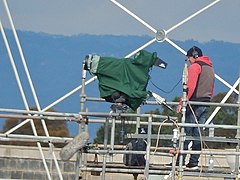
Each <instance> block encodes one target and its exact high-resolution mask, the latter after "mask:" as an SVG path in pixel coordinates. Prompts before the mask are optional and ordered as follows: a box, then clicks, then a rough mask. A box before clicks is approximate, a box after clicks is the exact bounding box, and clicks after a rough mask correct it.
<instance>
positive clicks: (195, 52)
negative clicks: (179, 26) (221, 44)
mask: <svg viewBox="0 0 240 180" xmlns="http://www.w3.org/2000/svg"><path fill="white" fill-rule="evenodd" d="M186 56H187V57H188V58H189V57H193V58H194V59H197V58H198V57H200V56H203V54H202V50H201V49H200V48H198V47H197V46H193V47H191V48H190V49H189V50H188V51H187V55H186Z"/></svg>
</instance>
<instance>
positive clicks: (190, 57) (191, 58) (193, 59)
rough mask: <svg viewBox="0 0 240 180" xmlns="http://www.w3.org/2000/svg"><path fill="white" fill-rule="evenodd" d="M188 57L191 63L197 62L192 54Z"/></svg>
mask: <svg viewBox="0 0 240 180" xmlns="http://www.w3.org/2000/svg"><path fill="white" fill-rule="evenodd" d="M187 59H188V61H189V62H190V64H192V63H195V61H196V59H195V58H193V57H192V56H188V57H187Z"/></svg>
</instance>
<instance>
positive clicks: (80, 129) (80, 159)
mask: <svg viewBox="0 0 240 180" xmlns="http://www.w3.org/2000/svg"><path fill="white" fill-rule="evenodd" d="M84 65H85V60H84V61H83V64H82V90H81V94H80V111H81V112H85V107H84V105H85V102H86V94H85V81H86V74H87V72H86V70H85V69H84ZM84 131H87V128H86V124H85V122H81V123H80V124H79V125H78V133H79V134H80V133H81V132H84ZM85 161H86V160H85ZM83 163H84V158H83V152H82V151H79V152H78V153H77V159H76V165H75V168H76V170H75V172H76V174H75V180H79V176H80V167H81V166H83V165H84V164H83Z"/></svg>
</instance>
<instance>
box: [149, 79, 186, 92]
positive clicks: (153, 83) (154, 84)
mask: <svg viewBox="0 0 240 180" xmlns="http://www.w3.org/2000/svg"><path fill="white" fill-rule="evenodd" d="M149 81H150V82H151V83H152V85H153V86H154V87H155V88H157V89H158V90H160V91H162V92H164V93H166V94H169V93H171V92H172V91H173V90H174V89H175V88H176V87H177V86H178V84H179V83H180V82H181V81H182V78H180V79H179V81H178V82H177V83H176V84H175V85H174V86H173V88H172V89H171V90H170V91H165V90H163V89H161V88H159V87H158V86H157V85H156V84H154V83H153V82H152V80H151V79H150V80H149Z"/></svg>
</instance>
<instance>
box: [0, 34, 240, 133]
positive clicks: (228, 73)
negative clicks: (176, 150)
mask: <svg viewBox="0 0 240 180" xmlns="http://www.w3.org/2000/svg"><path fill="white" fill-rule="evenodd" d="M6 34H7V37H8V41H9V44H10V47H11V50H12V53H13V57H14V60H15V63H16V66H17V69H18V72H19V76H20V79H21V83H22V85H23V88H24V92H25V94H26V96H27V100H28V103H29V106H31V107H32V106H35V103H34V100H33V97H32V95H31V91H30V87H29V85H28V82H27V77H26V75H25V72H24V69H23V65H22V62H21V59H20V57H19V53H18V51H17V48H16V44H15V41H14V38H13V36H12V33H11V32H10V31H9V30H7V31H6ZM18 35H19V39H20V42H21V45H22V49H23V53H24V56H25V59H26V62H27V66H28V69H29V72H30V75H31V78H32V81H33V84H34V87H35V90H36V94H37V96H38V99H39V103H40V105H41V108H42V109H43V108H45V107H47V106H48V105H49V104H51V103H52V102H54V101H56V100H57V99H58V98H60V97H62V96H63V95H65V94H66V93H68V92H69V91H71V90H73V89H74V88H76V87H77V86H79V85H80V84H81V68H82V60H83V59H84V57H85V55H87V54H98V55H101V56H112V57H117V58H118V57H119V58H122V57H125V56H126V55H128V54H129V53H131V52H132V51H134V50H135V49H137V48H138V47H141V46H142V45H143V44H145V43H146V42H148V41H149V40H151V39H152V37H149V36H112V35H102V36H99V35H88V34H80V35H76V36H59V35H49V34H44V33H33V32H24V31H18ZM174 42H175V43H176V44H178V45H179V46H180V47H181V48H183V49H185V50H187V49H189V48H190V47H192V46H193V45H196V46H199V47H200V48H201V49H202V50H203V52H204V54H205V55H208V56H210V58H211V59H212V61H213V63H214V67H215V71H216V74H218V75H219V76H220V77H222V78H223V79H224V80H226V81H227V82H229V83H230V84H233V83H235V81H236V80H237V78H238V76H239V72H240V71H239V67H240V66H239V62H240V60H239V57H238V56H237V55H238V53H240V44H236V43H228V42H222V41H214V40H211V41H209V42H205V43H200V42H197V41H194V40H188V41H184V42H182V41H174ZM146 50H148V51H150V52H157V54H158V56H159V57H160V58H161V59H163V60H165V61H166V62H167V63H168V67H167V69H165V70H163V69H158V68H153V69H152V71H151V72H150V75H151V81H152V82H153V83H154V84H155V85H156V86H157V87H159V88H160V89H163V90H164V91H170V90H171V89H172V88H173V87H174V86H175V85H176V84H177V82H178V81H179V80H181V78H182V70H183V66H184V63H185V56H184V55H183V54H182V53H181V52H179V51H178V50H176V49H175V48H173V47H172V46H171V45H169V44H168V43H167V42H163V43H158V42H155V43H153V44H152V45H150V46H149V47H147V48H146ZM0 59H1V66H0V82H1V89H0V99H1V101H0V107H1V108H13V109H25V108H24V104H23V101H22V98H21V94H20V92H19V88H18V86H17V83H16V80H15V77H14V73H13V69H12V67H11V63H10V61H9V58H8V54H7V51H6V48H5V46H4V43H3V39H2V37H0ZM89 78H91V76H90V75H88V79H89ZM148 89H149V90H152V91H154V92H156V93H158V94H160V95H161V96H163V97H165V98H166V99H167V100H168V101H171V100H172V99H173V97H175V96H181V94H182V87H181V83H180V84H179V85H178V86H177V87H176V88H175V89H174V90H173V91H172V92H171V93H164V92H163V91H160V90H159V89H157V88H156V87H154V86H153V85H152V84H151V82H149V85H148ZM221 91H228V88H227V87H226V86H225V85H223V84H222V83H220V82H219V81H216V91H215V94H216V93H218V92H221ZM86 93H87V95H89V96H91V97H99V92H98V89H97V81H95V82H93V83H92V84H90V85H88V86H87V88H86ZM79 94H80V92H79V91H78V92H77V93H75V94H73V95H72V96H70V97H69V98H67V99H66V100H65V101H63V102H61V103H59V104H57V105H56V106H54V107H53V108H54V109H55V110H56V111H59V112H74V113H78V112H79V111H80V98H79ZM109 106H110V104H108V103H106V104H105V105H103V106H101V109H99V107H98V105H94V104H91V106H89V107H88V109H89V111H99V110H103V111H104V112H108V111H109ZM3 121H4V120H1V122H0V125H2V124H3ZM96 127H98V126H94V128H91V131H92V132H91V133H92V134H93V135H94V133H95V132H96ZM69 128H70V132H71V135H75V134H76V133H77V125H76V124H73V123H69Z"/></svg>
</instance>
